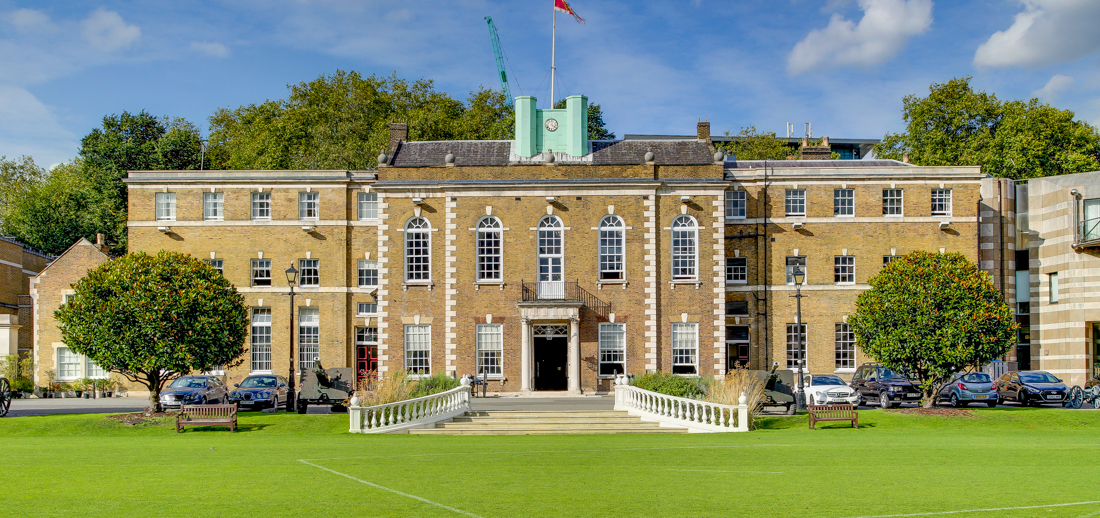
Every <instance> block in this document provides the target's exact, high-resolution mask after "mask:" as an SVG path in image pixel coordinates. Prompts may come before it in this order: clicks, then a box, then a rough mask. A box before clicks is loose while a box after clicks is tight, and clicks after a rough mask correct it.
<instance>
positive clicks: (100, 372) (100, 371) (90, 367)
mask: <svg viewBox="0 0 1100 518" xmlns="http://www.w3.org/2000/svg"><path fill="white" fill-rule="evenodd" d="M84 377H85V378H89V379H94V380H105V379H107V378H110V377H111V373H110V372H107V369H104V368H103V367H100V366H99V365H96V363H95V362H93V361H92V359H91V358H88V357H87V356H85V357H84Z"/></svg>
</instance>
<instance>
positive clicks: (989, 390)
mask: <svg viewBox="0 0 1100 518" xmlns="http://www.w3.org/2000/svg"><path fill="white" fill-rule="evenodd" d="M936 399H937V400H938V401H947V402H949V403H951V406H953V407H956V408H958V407H963V406H967V405H969V404H970V403H972V402H976V403H985V404H986V405H988V406H989V407H990V408H992V407H995V406H997V383H996V382H994V381H993V379H992V378H990V377H989V375H988V374H986V373H984V372H959V373H956V374H955V375H954V376H951V381H949V382H947V384H946V385H944V386H943V388H942V389H940V392H939V393H938V394H936Z"/></svg>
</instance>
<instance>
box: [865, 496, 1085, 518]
mask: <svg viewBox="0 0 1100 518" xmlns="http://www.w3.org/2000/svg"><path fill="white" fill-rule="evenodd" d="M1092 504H1100V500H1092V501H1089V502H1070V503H1066V504H1047V505H1025V506H1021V507H997V508H992V509H961V510H958V511H934V512H929V513H909V514H876V515H873V516H856V517H852V518H900V517H903V516H939V515H944V514H961V513H992V512H998V511H1019V510H1023V509H1044V508H1047V507H1072V506H1075V505H1092ZM1095 514H1096V513H1092V514H1087V515H1085V516H1092V515H1095Z"/></svg>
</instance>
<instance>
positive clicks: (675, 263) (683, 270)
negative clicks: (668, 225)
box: [672, 215, 699, 280]
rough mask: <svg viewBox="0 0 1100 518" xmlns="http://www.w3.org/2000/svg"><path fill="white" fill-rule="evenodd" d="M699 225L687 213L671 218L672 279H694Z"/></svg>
mask: <svg viewBox="0 0 1100 518" xmlns="http://www.w3.org/2000/svg"><path fill="white" fill-rule="evenodd" d="M698 243H699V225H697V224H696V223H695V218H693V217H691V216H687V215H683V216H677V217H676V219H674V220H672V280H694V279H696V274H697V268H696V265H697V264H698V259H697V257H696V255H697V251H698V248H699V247H698Z"/></svg>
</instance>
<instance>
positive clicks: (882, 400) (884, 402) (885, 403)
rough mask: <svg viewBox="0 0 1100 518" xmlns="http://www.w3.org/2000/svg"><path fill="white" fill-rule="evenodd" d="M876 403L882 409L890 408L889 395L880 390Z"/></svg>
mask: <svg viewBox="0 0 1100 518" xmlns="http://www.w3.org/2000/svg"><path fill="white" fill-rule="evenodd" d="M878 404H879V406H881V407H882V409H883V410H886V409H887V408H890V396H887V395H886V393H885V392H881V393H879V395H878Z"/></svg>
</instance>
